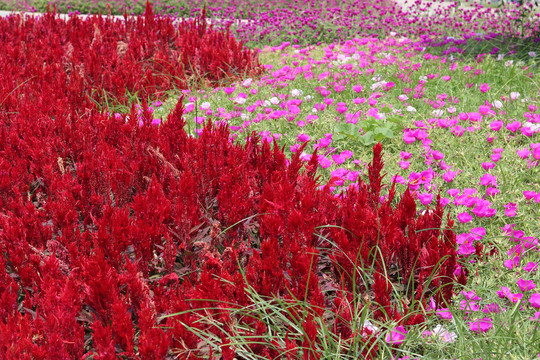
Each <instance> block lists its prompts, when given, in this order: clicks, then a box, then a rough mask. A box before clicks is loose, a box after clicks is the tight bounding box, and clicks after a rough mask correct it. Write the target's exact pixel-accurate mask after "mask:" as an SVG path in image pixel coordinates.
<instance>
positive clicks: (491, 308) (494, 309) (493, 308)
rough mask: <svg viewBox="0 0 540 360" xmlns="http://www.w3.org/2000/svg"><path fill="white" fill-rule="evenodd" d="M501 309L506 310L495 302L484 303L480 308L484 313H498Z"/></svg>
mask: <svg viewBox="0 0 540 360" xmlns="http://www.w3.org/2000/svg"><path fill="white" fill-rule="evenodd" d="M501 311H506V309H505V308H501V307H500V306H499V304H497V303H491V304H486V305H485V306H484V308H483V309H482V312H483V313H485V314H498V313H500V312H501Z"/></svg>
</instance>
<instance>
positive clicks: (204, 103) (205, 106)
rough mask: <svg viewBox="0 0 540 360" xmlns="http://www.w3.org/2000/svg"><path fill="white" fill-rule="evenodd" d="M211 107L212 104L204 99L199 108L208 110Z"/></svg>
mask: <svg viewBox="0 0 540 360" xmlns="http://www.w3.org/2000/svg"><path fill="white" fill-rule="evenodd" d="M211 107H212V105H210V103H209V102H208V101H205V102H203V103H202V104H201V109H202V110H205V111H206V110H210V108H211Z"/></svg>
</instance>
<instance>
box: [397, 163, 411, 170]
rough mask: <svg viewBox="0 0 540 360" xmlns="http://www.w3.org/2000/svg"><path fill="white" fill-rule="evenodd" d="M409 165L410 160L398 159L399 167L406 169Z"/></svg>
mask: <svg viewBox="0 0 540 360" xmlns="http://www.w3.org/2000/svg"><path fill="white" fill-rule="evenodd" d="M409 165H411V163H410V161H400V162H399V167H400V168H402V169H404V170H406V169H408V168H409Z"/></svg>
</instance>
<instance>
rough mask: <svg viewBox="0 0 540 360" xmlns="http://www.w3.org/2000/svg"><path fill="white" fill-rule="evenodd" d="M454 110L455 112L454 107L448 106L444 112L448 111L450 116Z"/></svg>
mask: <svg viewBox="0 0 540 360" xmlns="http://www.w3.org/2000/svg"><path fill="white" fill-rule="evenodd" d="M456 110H457V109H456V108H455V107H453V106H450V107H449V108H448V109H446V111H448V112H449V113H450V114H453V113H455V112H456Z"/></svg>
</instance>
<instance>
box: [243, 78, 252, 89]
mask: <svg viewBox="0 0 540 360" xmlns="http://www.w3.org/2000/svg"><path fill="white" fill-rule="evenodd" d="M252 82H253V79H252V78H248V79H246V80H244V81H242V86H244V87H250V86H251V83H252Z"/></svg>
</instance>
